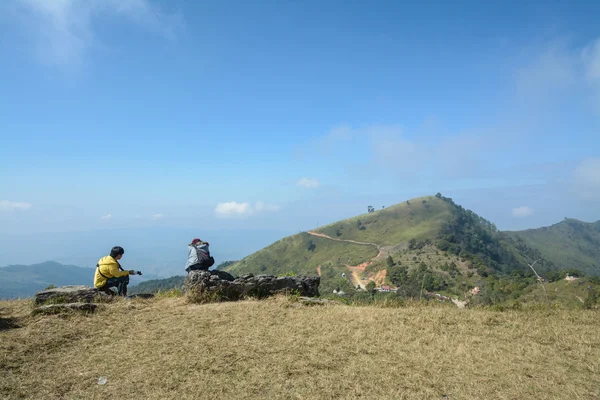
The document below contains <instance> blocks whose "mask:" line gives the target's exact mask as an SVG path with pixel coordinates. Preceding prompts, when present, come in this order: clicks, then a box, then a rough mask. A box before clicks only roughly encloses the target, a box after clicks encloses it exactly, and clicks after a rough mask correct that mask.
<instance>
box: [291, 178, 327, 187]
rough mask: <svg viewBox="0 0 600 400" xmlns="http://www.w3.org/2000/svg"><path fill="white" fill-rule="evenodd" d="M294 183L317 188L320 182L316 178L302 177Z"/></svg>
mask: <svg viewBox="0 0 600 400" xmlns="http://www.w3.org/2000/svg"><path fill="white" fill-rule="evenodd" d="M296 185H298V186H300V187H303V188H305V189H317V188H318V187H319V186H320V185H321V184H320V183H319V181H318V180H316V179H310V178H302V179H300V180H299V181H298V182H297V183H296Z"/></svg>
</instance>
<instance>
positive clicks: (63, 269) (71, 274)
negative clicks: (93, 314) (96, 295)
mask: <svg viewBox="0 0 600 400" xmlns="http://www.w3.org/2000/svg"><path fill="white" fill-rule="evenodd" d="M93 282H94V270H93V269H92V268H82V267H77V266H74V265H63V264H59V263H57V262H53V261H47V262H44V263H41V264H34V265H9V266H7V267H2V268H0V298H3V299H10V298H17V297H31V296H33V295H34V294H35V292H36V291H38V290H42V289H44V288H46V287H48V286H49V285H55V286H64V285H90V286H91V285H92V284H93Z"/></svg>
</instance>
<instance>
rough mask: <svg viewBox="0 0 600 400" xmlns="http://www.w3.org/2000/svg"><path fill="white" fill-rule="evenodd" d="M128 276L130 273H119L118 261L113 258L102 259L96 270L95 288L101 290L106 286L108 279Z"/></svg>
mask: <svg viewBox="0 0 600 400" xmlns="http://www.w3.org/2000/svg"><path fill="white" fill-rule="evenodd" d="M101 273H102V274H101ZM102 275H104V276H102ZM127 275H129V271H119V263H118V262H117V260H115V259H114V258H112V257H111V256H106V257H102V258H101V259H100V261H98V267H97V268H96V274H95V275H94V287H97V288H101V287H102V286H104V285H106V278H118V277H120V276H127Z"/></svg>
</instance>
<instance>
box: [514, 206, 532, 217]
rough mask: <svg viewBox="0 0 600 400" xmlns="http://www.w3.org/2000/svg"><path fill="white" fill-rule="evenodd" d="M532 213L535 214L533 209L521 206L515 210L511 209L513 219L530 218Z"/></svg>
mask: <svg viewBox="0 0 600 400" xmlns="http://www.w3.org/2000/svg"><path fill="white" fill-rule="evenodd" d="M534 212H535V210H534V209H533V208H531V207H527V206H522V207H517V208H513V209H512V215H513V217H517V218H526V217H530V216H532V215H533V213H534Z"/></svg>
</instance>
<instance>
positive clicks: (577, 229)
mask: <svg viewBox="0 0 600 400" xmlns="http://www.w3.org/2000/svg"><path fill="white" fill-rule="evenodd" d="M506 234H507V235H508V236H509V237H510V238H512V239H513V240H515V241H516V245H517V246H522V245H523V244H524V245H526V246H528V247H529V248H532V249H536V250H537V251H538V253H537V254H541V255H542V256H543V257H544V258H545V259H546V260H548V261H550V262H552V263H553V264H554V265H555V268H558V269H569V268H574V269H578V270H580V271H583V272H584V273H586V274H588V275H598V274H600V221H597V222H594V223H588V222H582V221H578V220H576V219H565V220H564V221H561V222H559V223H558V224H555V225H552V226H549V227H544V228H539V229H529V230H525V231H518V232H506Z"/></svg>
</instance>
